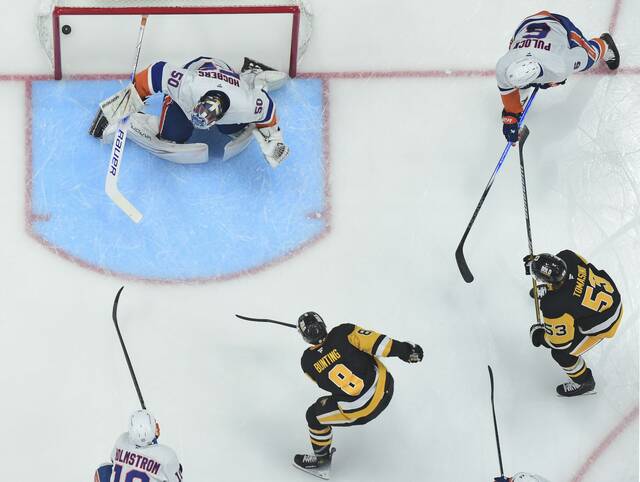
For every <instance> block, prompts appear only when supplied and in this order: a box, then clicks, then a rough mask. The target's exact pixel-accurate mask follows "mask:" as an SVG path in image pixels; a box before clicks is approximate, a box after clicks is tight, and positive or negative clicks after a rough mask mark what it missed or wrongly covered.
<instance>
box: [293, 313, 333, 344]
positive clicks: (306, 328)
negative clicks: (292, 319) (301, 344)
mask: <svg viewBox="0 0 640 482" xmlns="http://www.w3.org/2000/svg"><path fill="white" fill-rule="evenodd" d="M298 331H299V332H300V334H301V335H302V338H303V339H304V341H306V342H307V343H311V344H312V345H318V344H320V343H322V342H323V341H324V339H325V338H326V337H327V325H326V324H325V323H324V320H323V319H322V317H321V316H320V315H319V314H318V313H316V312H315V311H307V312H306V313H302V314H301V315H300V317H299V318H298Z"/></svg>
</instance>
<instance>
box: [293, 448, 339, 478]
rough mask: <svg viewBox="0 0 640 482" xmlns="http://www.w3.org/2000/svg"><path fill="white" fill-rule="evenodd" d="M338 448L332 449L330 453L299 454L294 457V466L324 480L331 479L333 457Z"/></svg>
mask: <svg viewBox="0 0 640 482" xmlns="http://www.w3.org/2000/svg"><path fill="white" fill-rule="evenodd" d="M335 451H336V449H331V452H330V453H329V455H325V456H320V457H318V456H317V455H303V454H297V455H296V456H295V457H293V466H294V467H297V468H299V469H300V470H303V471H305V472H306V473H308V474H311V475H313V476H315V477H319V478H321V479H324V480H329V477H330V476H331V457H333V453H334V452H335Z"/></svg>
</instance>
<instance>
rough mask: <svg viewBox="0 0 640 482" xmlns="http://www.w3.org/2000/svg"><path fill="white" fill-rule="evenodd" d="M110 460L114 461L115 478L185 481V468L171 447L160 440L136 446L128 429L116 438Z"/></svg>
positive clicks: (144, 480)
mask: <svg viewBox="0 0 640 482" xmlns="http://www.w3.org/2000/svg"><path fill="white" fill-rule="evenodd" d="M111 460H112V461H113V475H112V476H111V480H112V481H114V480H116V481H118V480H119V481H123V480H136V481H141V482H151V481H161V482H181V481H182V467H181V466H180V463H179V462H178V457H177V456H176V453H175V452H174V451H173V450H172V449H171V448H169V447H167V446H166V445H162V444H159V443H155V444H151V445H148V446H146V447H137V446H136V445H134V444H132V443H131V441H130V440H129V434H128V433H127V432H125V433H123V434H122V435H120V437H118V440H116V443H115V445H114V447H113V450H112V451H111Z"/></svg>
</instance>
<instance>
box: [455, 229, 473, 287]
mask: <svg viewBox="0 0 640 482" xmlns="http://www.w3.org/2000/svg"><path fill="white" fill-rule="evenodd" d="M463 245H464V239H463V240H462V241H460V244H459V245H458V249H456V262H457V263H458V269H459V270H460V274H461V275H462V279H464V280H465V281H466V282H467V283H471V282H472V281H473V274H472V273H471V270H470V269H469V266H468V265H467V260H466V259H464V253H463V252H462V247H463Z"/></svg>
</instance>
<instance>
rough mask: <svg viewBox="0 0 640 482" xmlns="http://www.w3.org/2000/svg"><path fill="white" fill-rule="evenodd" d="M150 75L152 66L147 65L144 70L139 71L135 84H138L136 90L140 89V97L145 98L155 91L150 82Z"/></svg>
mask: <svg viewBox="0 0 640 482" xmlns="http://www.w3.org/2000/svg"><path fill="white" fill-rule="evenodd" d="M150 75H151V72H150V68H149V67H147V68H146V69H144V70H143V71H142V72H138V73H137V74H136V77H135V79H134V81H133V83H134V85H135V86H136V90H137V91H138V94H140V97H141V98H142V99H143V100H144V99H146V98H147V97H149V96H150V95H151V94H153V91H152V90H151V85H150V83H149V76H150Z"/></svg>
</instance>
